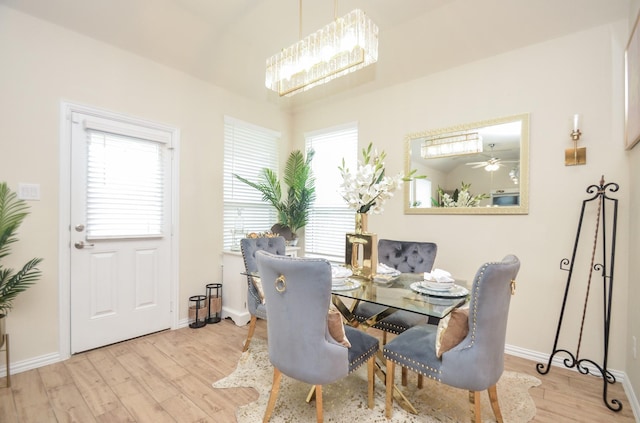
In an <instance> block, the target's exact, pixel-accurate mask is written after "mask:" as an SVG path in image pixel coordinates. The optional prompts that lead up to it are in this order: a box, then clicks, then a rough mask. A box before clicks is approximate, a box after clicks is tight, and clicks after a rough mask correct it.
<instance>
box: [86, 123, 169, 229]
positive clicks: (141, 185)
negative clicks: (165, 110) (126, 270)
mask: <svg viewBox="0 0 640 423" xmlns="http://www.w3.org/2000/svg"><path fill="white" fill-rule="evenodd" d="M85 125H86V126H87V132H88V138H87V170H86V171H87V186H86V198H87V206H86V207H87V209H86V213H87V239H107V238H142V237H161V236H163V235H165V234H163V231H162V228H163V222H164V219H165V216H164V213H163V200H164V195H165V186H164V184H165V174H164V160H165V157H164V156H165V154H166V147H167V145H166V141H167V140H165V139H163V137H160V138H159V139H158V140H152V139H150V138H152V137H151V136H148V137H147V138H149V139H141V138H138V137H136V136H129V135H128V134H116V133H111V132H105V131H103V125H100V124H99V123H98V122H92V121H87V122H86V123H85ZM108 130H111V129H110V128H108ZM147 135H149V134H147Z"/></svg>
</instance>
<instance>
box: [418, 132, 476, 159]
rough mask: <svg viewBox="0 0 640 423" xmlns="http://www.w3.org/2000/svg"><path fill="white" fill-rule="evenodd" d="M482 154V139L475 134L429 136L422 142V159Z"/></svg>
mask: <svg viewBox="0 0 640 423" xmlns="http://www.w3.org/2000/svg"><path fill="white" fill-rule="evenodd" d="M474 153H482V137H481V136H480V134H478V133H477V132H464V133H458V134H453V135H447V136H437V135H434V136H429V137H426V138H425V139H424V140H423V141H422V146H421V147H420V155H421V156H422V158H423V159H433V158H436V157H447V156H460V155H463V154H474Z"/></svg>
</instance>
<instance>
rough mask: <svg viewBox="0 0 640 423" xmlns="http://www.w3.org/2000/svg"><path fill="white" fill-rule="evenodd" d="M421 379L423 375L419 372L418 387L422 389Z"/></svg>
mask: <svg viewBox="0 0 640 423" xmlns="http://www.w3.org/2000/svg"><path fill="white" fill-rule="evenodd" d="M423 380H424V377H423V376H422V375H421V374H420V373H418V389H422V384H423Z"/></svg>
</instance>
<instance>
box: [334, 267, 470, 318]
mask: <svg viewBox="0 0 640 423" xmlns="http://www.w3.org/2000/svg"><path fill="white" fill-rule="evenodd" d="M422 281H423V274H422V273H415V274H414V273H402V274H401V275H400V276H398V277H396V278H394V279H391V280H389V281H386V282H375V281H371V280H368V279H364V278H358V277H354V276H352V277H349V278H347V279H346V280H345V281H344V282H341V284H340V285H332V291H331V292H332V294H334V295H337V296H340V297H343V298H350V299H352V300H360V301H366V302H370V303H374V304H379V305H382V306H386V307H392V308H396V309H398V310H406V311H411V312H414V313H420V314H424V315H426V316H432V317H437V318H441V317H444V316H446V315H447V314H449V312H451V310H453V309H454V308H456V307H459V306H460V305H462V304H464V303H465V302H466V301H467V298H468V293H469V292H468V290H467V289H466V287H465V286H464V285H465V283H464V281H458V280H456V282H455V286H454V287H453V288H452V289H451V290H449V291H431V290H426V289H423V287H422V285H421V284H420V283H421V282H422Z"/></svg>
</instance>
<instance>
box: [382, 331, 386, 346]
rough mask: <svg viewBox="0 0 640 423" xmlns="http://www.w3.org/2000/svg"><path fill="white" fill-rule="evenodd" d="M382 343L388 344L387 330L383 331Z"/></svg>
mask: <svg viewBox="0 0 640 423" xmlns="http://www.w3.org/2000/svg"><path fill="white" fill-rule="evenodd" d="M382 345H387V332H386V331H382Z"/></svg>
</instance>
